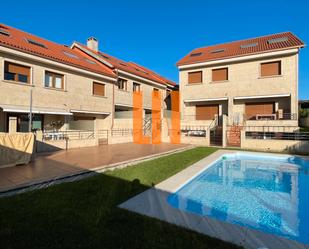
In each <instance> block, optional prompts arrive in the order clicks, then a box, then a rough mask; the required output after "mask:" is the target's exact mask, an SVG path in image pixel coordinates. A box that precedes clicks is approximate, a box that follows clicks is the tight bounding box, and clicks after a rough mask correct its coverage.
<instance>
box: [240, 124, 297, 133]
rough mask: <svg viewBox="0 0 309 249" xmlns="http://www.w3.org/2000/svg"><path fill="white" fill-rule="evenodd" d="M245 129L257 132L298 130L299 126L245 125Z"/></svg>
mask: <svg viewBox="0 0 309 249" xmlns="http://www.w3.org/2000/svg"><path fill="white" fill-rule="evenodd" d="M243 130H245V131H256V132H297V131H298V128H297V127H295V126H265V125H245V126H243Z"/></svg>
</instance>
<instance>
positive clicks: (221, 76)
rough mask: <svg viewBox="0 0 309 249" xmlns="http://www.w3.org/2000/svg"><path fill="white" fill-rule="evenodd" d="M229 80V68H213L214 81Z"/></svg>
mask: <svg viewBox="0 0 309 249" xmlns="http://www.w3.org/2000/svg"><path fill="white" fill-rule="evenodd" d="M224 80H228V68H227V67H226V68H218V69H213V70H212V81H224Z"/></svg>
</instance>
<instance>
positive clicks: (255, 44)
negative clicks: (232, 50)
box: [240, 42, 258, 48]
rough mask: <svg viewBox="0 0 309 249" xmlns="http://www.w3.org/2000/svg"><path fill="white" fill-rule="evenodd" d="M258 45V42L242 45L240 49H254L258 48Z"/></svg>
mask: <svg viewBox="0 0 309 249" xmlns="http://www.w3.org/2000/svg"><path fill="white" fill-rule="evenodd" d="M257 45H258V43H257V42H255V43H248V44H242V45H240V48H253V47H256V46H257Z"/></svg>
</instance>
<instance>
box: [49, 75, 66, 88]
mask: <svg viewBox="0 0 309 249" xmlns="http://www.w3.org/2000/svg"><path fill="white" fill-rule="evenodd" d="M45 87H49V88H56V89H64V84H63V75H61V74H57V73H52V72H47V71H46V72H45Z"/></svg>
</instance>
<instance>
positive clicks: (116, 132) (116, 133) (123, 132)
mask: <svg viewBox="0 0 309 249" xmlns="http://www.w3.org/2000/svg"><path fill="white" fill-rule="evenodd" d="M132 135H133V129H112V130H111V136H112V137H125V136H132Z"/></svg>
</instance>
